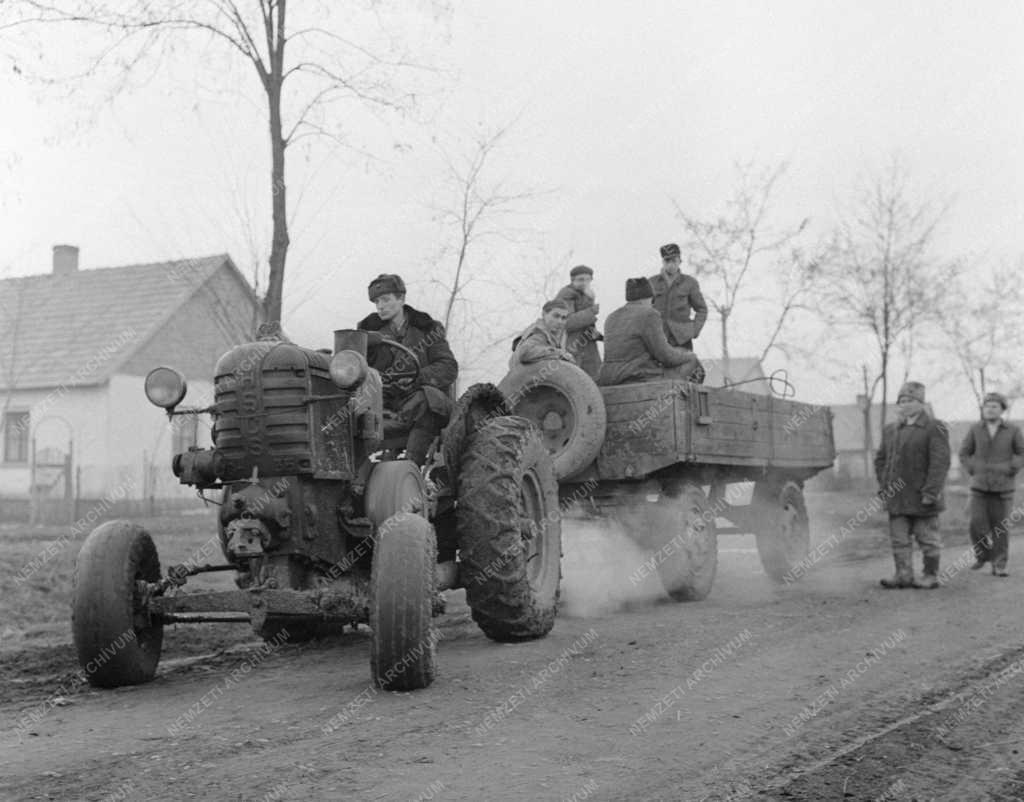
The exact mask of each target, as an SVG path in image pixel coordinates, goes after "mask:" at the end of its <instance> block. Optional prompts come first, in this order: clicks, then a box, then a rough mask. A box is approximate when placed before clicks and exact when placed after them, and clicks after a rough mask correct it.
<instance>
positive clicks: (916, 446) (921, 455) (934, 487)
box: [875, 412, 949, 516]
mask: <svg viewBox="0 0 1024 802" xmlns="http://www.w3.org/2000/svg"><path fill="white" fill-rule="evenodd" d="M948 472H949V429H948V428H947V427H946V424H945V423H943V422H942V421H940V420H937V419H935V418H932V417H931V416H929V415H928V413H927V412H921V413H920V414H919V415H918V416H917V418H916V419H915V420H914V422H913V423H909V422H906V421H897V422H896V423H887V424H886V425H885V429H884V431H883V432H882V445H881V447H880V448H879V449H878V453H877V454H876V455H875V476H876V477H878V484H879V486H880V489H881V491H882V493H883V498H885V499H886V507H887V508H888V510H889V515H916V516H929V515H936V514H938V513H940V512H942V510H944V509H945V501H944V499H943V496H942V487H943V485H944V484H945V483H946V474H947V473H948ZM897 488H898V489H897ZM890 494H891V497H890ZM925 497H928V498H930V499H932V501H933V502H934V503H932V504H924V503H923V502H922V500H923V499H924V498H925Z"/></svg>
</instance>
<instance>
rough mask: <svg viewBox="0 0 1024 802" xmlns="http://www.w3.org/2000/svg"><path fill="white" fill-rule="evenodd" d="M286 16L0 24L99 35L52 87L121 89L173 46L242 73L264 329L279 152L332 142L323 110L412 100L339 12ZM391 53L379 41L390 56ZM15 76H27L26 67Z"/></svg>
mask: <svg viewBox="0 0 1024 802" xmlns="http://www.w3.org/2000/svg"><path fill="white" fill-rule="evenodd" d="M288 12H289V4H288V2H287V0H258V2H256V3H253V2H252V0H248V2H246V0H238V2H236V1H235V0H154V1H153V2H146V3H137V4H117V3H113V2H103V1H102V0H68V2H62V3H59V4H58V3H55V2H42V1H41V0H13V2H11V3H9V4H8V5H7V7H6V9H5V15H4V17H0V30H3V29H7V30H12V29H18V30H26V29H38V28H39V27H40V26H47V25H55V24H66V25H76V26H88V27H89V28H91V29H94V30H95V31H96V33H97V34H100V35H102V40H103V41H102V46H101V48H100V50H99V52H98V53H97V54H96V55H94V56H93V57H92V58H91V59H90V63H89V65H88V66H87V67H86V68H85V69H84V70H83V71H82V72H81V73H79V74H76V75H73V76H62V80H79V79H83V78H85V77H86V76H91V75H93V74H94V73H95V72H96V71H97V70H99V69H100V68H103V67H106V68H108V69H111V68H112V69H113V71H114V73H115V76H116V77H117V79H118V87H119V88H121V87H123V86H125V85H126V84H127V82H128V77H129V76H130V75H131V74H132V73H133V72H135V71H136V70H137V68H139V67H140V65H142V64H143V63H145V62H147V61H150V60H155V61H156V62H157V63H158V65H159V63H160V62H161V61H162V59H163V57H164V55H165V54H166V53H167V52H169V50H171V49H173V47H174V46H175V45H176V44H177V43H178V42H180V40H181V39H182V38H183V37H192V38H194V39H198V40H199V41H198V42H197V43H205V44H206V45H208V46H213V47H217V48H220V49H221V50H222V51H224V52H226V53H229V54H232V55H233V56H234V57H238V58H241V59H242V60H243V62H244V63H246V64H248V65H250V66H251V67H252V69H253V73H250V74H255V76H256V77H257V78H258V80H259V86H260V88H261V90H262V93H263V96H264V100H265V103H266V106H265V111H266V114H267V123H268V133H269V136H270V157H271V158H270V161H271V173H270V187H269V189H270V195H271V218H272V227H273V234H272V237H271V245H270V256H269V263H270V269H269V275H268V279H267V291H266V296H265V298H264V300H263V316H264V322H265V323H268V324H272V325H273V324H279V323H280V319H281V297H282V294H283V288H284V275H285V262H286V257H287V254H288V247H289V244H290V239H289V220H288V215H287V208H288V203H287V199H288V194H287V192H288V184H287V181H286V177H287V175H286V169H285V167H286V154H287V150H288V148H289V147H291V146H292V145H294V144H295V143H296V142H298V141H300V140H302V139H304V138H306V137H310V136H327V137H329V138H332V139H334V140H336V141H342V134H341V131H340V128H337V127H333V126H331V125H330V123H329V121H328V110H329V109H330V108H331V107H332V106H334V105H335V104H337V103H338V102H340V101H343V100H355V101H357V102H359V103H361V104H364V105H368V106H370V107H373V108H378V109H391V110H405V109H408V108H410V106H411V105H412V103H413V100H414V98H413V96H412V95H410V94H406V93H403V92H401V91H399V90H398V89H397V88H396V80H397V75H398V73H399V72H402V73H404V72H405V71H407V70H408V69H410V68H412V67H415V66H416V65H414V64H413V63H412V62H411V61H410V60H409V59H408V58H407V57H406V56H405V55H404V54H401V53H399V54H397V55H387V56H385V55H382V52H383V50H384V48H383V47H382V48H381V52H375V51H374V50H371V49H370V48H369V47H367V46H364V45H363V44H361V43H360V42H358V41H356V40H354V39H353V38H350V34H351V31H350V29H349V27H348V24H349V20H340V19H338V18H339V17H340V16H341V12H340V11H339V10H338V8H337V7H336V6H335V4H332V3H326V2H317V3H307V4H305V5H301V6H297V8H296V12H297V13H302V12H305V14H306V15H307V16H306V18H305V19H306V20H308V22H305V21H303V22H300V23H299V24H296V25H292V19H291V17H290V16H289V13H288ZM370 16H371V17H372V16H373V13H372V12H371V15H370ZM332 22H334V23H335V24H334V26H333V29H332V28H331V23H332ZM394 45H395V43H394V42H393V41H390V42H389V46H390V47H394ZM40 52H45V49H42V48H41V49H40ZM204 52H205V51H204ZM15 68H16V69H17V70H18V71H19V72H24V71H26V70H28V69H29V67H28V66H27V60H26V64H23V65H20V66H19V65H18V64H16V65H15ZM218 77H219V76H218ZM50 80H53V79H52V78H50Z"/></svg>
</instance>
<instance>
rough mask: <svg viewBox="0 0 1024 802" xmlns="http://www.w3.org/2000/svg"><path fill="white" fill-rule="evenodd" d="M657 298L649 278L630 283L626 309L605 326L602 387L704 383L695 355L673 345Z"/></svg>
mask: <svg viewBox="0 0 1024 802" xmlns="http://www.w3.org/2000/svg"><path fill="white" fill-rule="evenodd" d="M653 297H654V290H653V289H652V288H651V282H650V281H648V280H647V279H646V278H643V277H641V278H630V279H626V305H625V306H622V307H620V308H619V309H616V310H615V311H614V312H612V313H611V314H610V315H609V316H608V320H607V322H606V323H605V326H604V364H602V365H601V372H600V373H599V374H598V379H597V383H598V384H601V385H611V384H628V383H631V382H644V381H654V380H657V379H683V380H688V381H702V380H703V377H704V370H703V368H702V367H701V364H700V360H698V359H697V356H696V355H695V354H694V353H693V351H690V350H688V349H686V348H680V347H678V346H674V345H670V344H669V342H668V338H667V337H666V335H665V330H664V326H663V323H662V319H661V315H660V314H659V313H658V310H657V309H655V308H654V307H653V306H652V305H651V299H652V298H653Z"/></svg>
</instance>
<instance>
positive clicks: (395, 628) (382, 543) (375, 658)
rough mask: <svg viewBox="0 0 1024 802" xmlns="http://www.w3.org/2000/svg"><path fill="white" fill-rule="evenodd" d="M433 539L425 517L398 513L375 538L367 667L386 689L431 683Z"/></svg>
mask: <svg viewBox="0 0 1024 802" xmlns="http://www.w3.org/2000/svg"><path fill="white" fill-rule="evenodd" d="M436 562H437V542H436V538H435V535H434V527H433V526H431V525H430V522H429V521H427V519H426V518H421V517H420V516H418V515H413V514H411V513H408V512H398V513H396V514H394V515H392V516H391V517H390V518H388V519H387V520H385V521H384V522H383V523H382V524H381V526H380V527H379V528H378V529H377V532H376V534H375V536H374V547H373V568H372V570H371V574H370V599H371V600H370V627H371V628H372V629H373V638H372V641H371V644H370V671H371V673H372V675H373V681H374V682H375V683H376V684H377V685H378V687H380V688H383V689H384V690H386V691H413V690H417V689H418V688H426V687H427V686H428V685H430V683H431V682H433V681H434V653H435V646H436V642H437V641H436V638H437V636H436V633H435V632H434V630H433V628H432V625H431V622H432V619H433V615H432V613H433V603H434V597H435V596H436V592H437V591H436V577H435V569H434V565H435V563H436Z"/></svg>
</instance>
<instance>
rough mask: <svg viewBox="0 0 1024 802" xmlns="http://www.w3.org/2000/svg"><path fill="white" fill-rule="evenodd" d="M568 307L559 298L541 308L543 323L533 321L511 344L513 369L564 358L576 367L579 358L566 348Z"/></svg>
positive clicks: (509, 364)
mask: <svg viewBox="0 0 1024 802" xmlns="http://www.w3.org/2000/svg"><path fill="white" fill-rule="evenodd" d="M568 317H569V304H567V303H566V302H565V301H562V300H560V299H558V298H556V299H555V300H553V301H548V302H547V303H545V304H544V306H543V308H542V309H541V317H540V320H537V321H534V322H533V323H531V324H530V326H529V327H528V328H527V329H526V330H525V331H524V332H523V333H522V334H520V335H519V336H518V337H516V338H515V339H514V340H513V341H512V357H511V359H509V363H508V366H509V368H510V369H512V368H515V367H516V366H517V365H529V364H530V363H532V362H540V361H541V360H544V359H563V360H565V361H566V362H572V363H573V364H576V357H574V356H573V355H572V352H570V351H569V350H568V349H567V348H566V333H565V321H566V320H567V319H568Z"/></svg>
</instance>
